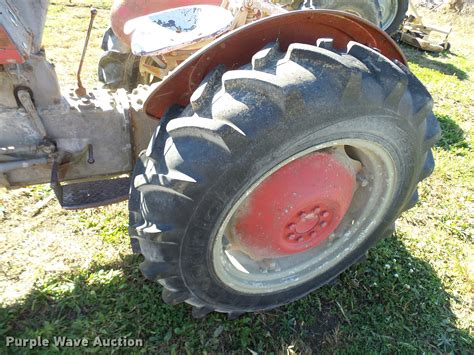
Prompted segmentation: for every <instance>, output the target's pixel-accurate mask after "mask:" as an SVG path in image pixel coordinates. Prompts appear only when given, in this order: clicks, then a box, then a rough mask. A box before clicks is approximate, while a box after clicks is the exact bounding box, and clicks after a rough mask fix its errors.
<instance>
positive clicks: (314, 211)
mask: <svg viewBox="0 0 474 355" xmlns="http://www.w3.org/2000/svg"><path fill="white" fill-rule="evenodd" d="M320 211H321V208H319V207H315V208H314V210H313V213H315V214H318V213H319V212H320Z"/></svg>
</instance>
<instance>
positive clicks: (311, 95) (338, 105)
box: [0, 1, 439, 317]
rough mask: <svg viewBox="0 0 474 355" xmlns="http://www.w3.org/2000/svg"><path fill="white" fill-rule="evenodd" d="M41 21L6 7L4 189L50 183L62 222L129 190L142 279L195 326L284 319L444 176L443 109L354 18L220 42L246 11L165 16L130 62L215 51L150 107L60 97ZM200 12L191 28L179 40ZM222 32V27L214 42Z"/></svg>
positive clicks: (163, 89)
mask: <svg viewBox="0 0 474 355" xmlns="http://www.w3.org/2000/svg"><path fill="white" fill-rule="evenodd" d="M34 4H35V6H37V8H36V9H35V15H36V16H35V17H28V16H26V17H25V18H23V17H20V14H23V15H24V16H25V15H27V14H28V11H27V10H31V9H32V7H31V6H32V3H30V2H21V3H19V4H12V3H11V2H9V1H6V2H3V3H2V6H3V8H2V11H1V13H2V18H1V25H2V36H3V37H2V39H3V42H2V43H5V44H4V48H3V49H4V51H1V52H0V53H2V56H1V57H0V60H1V62H0V63H1V64H2V69H3V71H1V72H0V75H1V76H2V79H3V80H2V93H4V94H2V102H1V104H2V108H1V111H0V120H1V122H2V124H1V126H0V127H1V129H0V142H1V144H0V146H1V147H2V148H1V152H2V154H1V163H0V171H1V173H2V182H3V185H8V186H11V187H15V186H24V185H26V184H32V183H42V182H46V181H49V180H50V181H51V184H52V186H53V188H54V189H55V192H56V193H57V196H58V199H59V201H60V202H61V204H63V205H64V207H66V208H85V207H90V206H97V205H101V204H106V203H111V202H114V201H118V200H120V199H123V198H126V197H127V196H128V190H129V184H130V182H131V184H132V185H131V189H130V234H131V236H132V238H133V241H134V242H133V244H134V248H135V250H136V251H137V252H138V251H139V252H141V253H142V254H143V256H144V257H145V261H144V262H143V263H142V264H141V269H142V271H143V273H144V274H145V276H146V277H148V278H150V279H152V280H157V281H159V282H160V283H161V284H162V285H163V286H164V292H163V298H164V300H165V301H166V302H169V303H172V304H174V303H178V302H183V301H185V302H187V303H189V304H191V305H193V306H194V311H193V313H194V315H195V316H198V317H199V316H203V315H205V314H207V313H208V312H210V311H214V310H215V311H220V312H225V313H228V314H229V315H230V316H231V317H235V316H238V315H239V314H241V313H243V312H249V311H254V310H261V309H268V308H273V307H276V306H278V305H281V304H284V303H288V302H291V301H293V300H295V299H298V298H300V297H303V296H304V295H305V294H307V293H309V292H311V291H312V290H314V289H315V288H317V287H319V286H321V285H323V284H325V283H327V282H330V281H331V280H333V279H334V278H335V277H336V276H337V275H338V274H340V273H341V272H342V271H344V270H345V269H346V268H347V267H349V266H350V265H352V264H353V263H354V262H357V261H358V260H360V259H362V258H363V257H364V255H365V253H366V251H367V250H368V249H369V248H370V246H372V245H373V244H374V243H375V242H376V241H377V240H379V239H380V238H381V237H383V236H385V235H387V234H388V233H390V232H391V230H392V228H393V222H394V220H395V219H396V218H397V217H398V215H399V214H400V213H401V212H402V211H403V210H405V209H407V208H409V207H411V206H412V205H413V204H414V203H415V202H416V199H417V193H416V185H417V183H418V181H420V180H421V179H423V178H425V177H426V176H428V175H429V174H430V173H431V171H432V169H433V166H434V165H433V159H432V155H431V150H430V148H431V146H432V145H433V144H434V142H435V141H436V140H437V138H438V136H439V126H438V123H437V121H436V119H435V118H434V116H433V114H432V112H431V108H432V100H431V98H430V96H429V94H428V92H427V91H426V89H425V88H424V87H423V86H422V85H421V83H420V82H419V81H418V80H417V79H416V78H415V77H414V76H413V75H412V74H411V73H410V72H409V70H408V69H407V67H406V66H405V64H406V63H405V59H404V56H403V54H402V53H401V51H400V50H399V49H398V47H397V46H396V45H395V44H394V42H393V41H391V40H390V38H389V37H388V36H387V35H386V34H384V33H383V32H382V31H380V30H379V29H378V28H376V27H375V26H373V25H371V24H369V23H368V22H366V21H364V20H362V19H360V18H359V17H356V16H352V15H348V14H343V13H340V12H333V11H314V10H307V11H301V12H288V13H281V14H279V15H274V16H270V17H265V18H262V19H260V20H259V21H254V22H252V23H250V24H248V25H247V26H244V27H241V28H238V29H235V30H233V31H230V32H229V33H227V34H226V35H224V36H222V37H219V38H218V39H214V37H215V35H216V33H218V34H220V33H222V32H224V31H223V29H227V27H226V26H232V24H234V22H235V19H239V14H240V13H241V12H243V13H244V14H245V18H248V15H249V11H248V9H247V10H244V11H241V9H242V8H241V7H240V8H238V11H237V12H232V11H229V10H227V9H225V8H223V7H212V6H196V7H192V8H185V9H177V10H170V11H171V12H166V13H158V14H153V15H150V16H148V17H146V18H139V19H137V20H136V22H134V24H135V25H136V27H133V31H132V32H133V34H132V38H131V43H130V45H131V48H142V49H143V50H146V51H147V53H150V54H152V53H153V54H157V55H160V56H164V57H165V58H167V59H168V60H166V63H168V62H169V57H173V56H176V57H179V55H183V56H184V57H186V56H185V53H179V52H181V51H185V50H186V48H187V47H186V46H188V45H189V39H188V38H187V37H185V36H179V34H181V33H183V32H185V34H186V32H188V33H190V34H191V36H190V37H192V38H195V39H196V38H198V39H199V41H198V45H199V46H202V45H203V43H201V42H202V40H209V39H210V38H212V40H211V41H210V43H209V44H208V45H207V46H206V47H204V48H202V49H201V50H199V51H197V52H196V53H195V54H193V55H192V56H190V57H189V58H188V57H186V60H185V61H184V62H183V63H181V64H178V61H179V60H176V65H177V66H176V68H174V69H175V70H174V71H173V72H171V73H170V74H169V75H167V76H166V77H165V76H163V80H162V81H161V83H160V84H159V85H158V86H156V87H154V88H153V90H150V88H149V87H148V86H141V87H137V88H136V89H135V90H133V91H132V92H131V93H130V94H129V95H128V96H127V94H126V92H125V91H124V90H117V91H116V92H115V93H110V92H109V91H107V90H93V91H87V90H85V89H84V88H83V87H82V86H81V85H79V88H78V90H76V91H74V90H72V91H69V92H68V93H67V94H66V95H64V96H61V94H60V91H59V87H58V85H57V81H56V77H55V74H54V68H53V67H52V66H51V65H50V64H49V63H48V62H47V61H46V60H45V56H44V51H42V50H41V49H40V46H39V44H40V43H41V32H34V28H36V27H34V26H38V24H37V22H36V21H38V20H39V21H40V23H44V16H45V14H46V4H47V3H46V2H44V1H43V2H35V3H34ZM254 4H255V5H261V7H260V10H259V11H260V13H265V11H268V13H269V14H270V13H272V11H275V12H282V11H281V9H280V8H276V7H274V6H273V5H271V4H269V3H264V2H261V3H259V2H256V1H255V2H254ZM188 12H191V13H194V14H198V15H197V17H195V19H196V21H195V22H191V26H190V27H189V28H185V27H179V26H176V25H179V24H180V21H179V20H180V19H181V18H182V17H180V15H183V17H184V19H185V21H184V22H183V23H189V22H186V19H188V18H187V17H186V16H185V15H186V13H188ZM252 13H253V12H252ZM38 14H41V16H39V17H38ZM170 14H172V15H173V16H172V17H171V19H172V20H173V26H172V28H173V31H174V34H173V35H171V34H170V35H169V36H161V37H159V38H161V39H162V40H168V39H169V40H170V42H175V43H173V44H169V45H167V46H164V45H163V43H154V42H150V40H149V39H150V38H157V34H159V33H163V31H164V30H165V29H167V28H166V27H167V26H166V24H168V23H170V22H166V21H163V19H165V18H166V16H170ZM210 15H222V16H221V17H220V18H222V19H224V20H227V21H223V22H222V23H221V24H220V27H219V28H214V27H213V28H207V27H205V29H207V30H209V31H210V32H207V35H205V34H206V33H204V30H202V32H201V31H200V30H201V27H200V24H203V23H206V21H205V20H206V19H207V18H209V16H210ZM175 16H177V17H175ZM242 16H243V15H242ZM150 18H151V19H152V20H153V21H147V20H148V19H150ZM194 33H196V36H197V37H193V36H194ZM32 34H34V35H32ZM147 36H148V37H147ZM147 38H148V39H147ZM172 39H174V41H171V40H172ZM134 41H136V42H134ZM2 45H3V44H2ZM134 45H136V46H134ZM188 49H189V48H188ZM148 50H149V51H148ZM188 55H189V53H188ZM404 63H405V64H404ZM150 91H151V93H150ZM145 98H146V102H145V104H144V106H142V104H143V100H144V99H145ZM155 127H157V128H156V129H155ZM148 140H150V143H149V145H148V148H147V149H146V150H145V149H144V148H145V143H144V142H147V141H148ZM133 166H134V171H133V173H132V167H133ZM124 174H131V179H129V178H128V177H123V176H122V175H124ZM114 177H116V178H114ZM64 182H68V184H66V185H63V183H64Z"/></svg>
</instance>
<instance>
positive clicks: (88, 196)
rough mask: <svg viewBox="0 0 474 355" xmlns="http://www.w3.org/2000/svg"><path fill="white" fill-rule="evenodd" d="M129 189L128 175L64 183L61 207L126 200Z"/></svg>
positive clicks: (108, 203) (81, 207)
mask: <svg viewBox="0 0 474 355" xmlns="http://www.w3.org/2000/svg"><path fill="white" fill-rule="evenodd" d="M129 190H130V178H129V177H125V178H118V179H110V180H100V181H94V182H82V183H77V184H69V185H64V186H62V207H63V208H64V209H66V210H77V209H83V208H92V207H99V206H104V205H110V204H112V203H116V202H120V201H125V200H127V199H128V193H129Z"/></svg>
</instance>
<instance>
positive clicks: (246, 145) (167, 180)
mask: <svg viewBox="0 0 474 355" xmlns="http://www.w3.org/2000/svg"><path fill="white" fill-rule="evenodd" d="M318 46H319V47H317V46H310V45H305V44H297V43H295V44H292V45H291V46H290V47H289V49H288V51H287V52H286V53H284V52H281V51H280V50H279V47H278V45H277V44H272V45H269V46H268V47H266V48H264V49H262V50H261V51H260V52H258V53H256V54H255V55H254V57H253V60H252V63H251V64H248V65H246V66H244V67H243V68H241V70H234V71H226V70H225V68H222V67H218V68H216V69H215V70H214V71H213V72H211V73H210V74H209V75H208V76H207V77H206V78H205V80H204V81H203V83H202V84H201V86H200V87H199V88H198V89H197V90H196V92H195V93H194V94H193V96H192V98H191V104H190V105H189V106H188V107H186V108H185V109H180V108H177V107H173V108H172V109H171V110H170V111H169V112H168V113H167V115H165V117H164V118H163V120H162V122H161V125H160V127H159V129H158V130H157V132H156V133H155V135H154V137H153V138H152V140H151V142H150V145H149V147H148V149H147V151H146V152H145V153H144V154H143V155H142V157H141V163H140V164H137V167H136V169H135V173H134V177H133V186H132V198H131V202H130V210H131V212H130V213H131V214H130V221H131V226H130V234H131V237H132V238H133V239H136V240H138V241H139V245H140V249H141V252H142V254H143V256H144V258H145V261H144V262H143V263H142V264H141V265H140V269H141V271H142V272H143V274H144V275H145V276H146V277H147V278H148V279H150V280H154V281H158V282H159V283H160V284H161V285H163V287H164V289H163V300H164V301H165V302H167V303H169V304H177V303H180V302H187V303H189V304H191V305H192V306H193V315H194V316H196V317H202V316H205V315H206V314H207V313H209V312H211V311H218V312H225V313H228V314H229V316H230V317H235V316H238V315H240V314H242V313H244V312H251V311H257V310H264V309H270V308H274V307H277V306H279V305H283V304H286V303H289V302H293V301H295V300H297V299H299V298H301V297H303V296H304V295H306V294H308V293H310V292H311V291H313V290H315V289H316V288H318V287H320V286H322V285H324V284H326V283H328V282H330V281H331V280H333V279H334V278H335V277H337V275H339V274H340V273H341V272H343V271H344V270H345V269H347V268H348V267H349V266H351V265H352V264H354V263H355V262H357V261H358V260H360V259H363V257H364V255H365V254H366V252H367V250H368V249H369V248H370V247H371V246H373V245H374V244H375V243H376V242H377V241H378V240H379V239H381V238H382V237H383V236H385V235H387V234H388V233H391V230H392V228H393V222H394V221H395V219H396V218H397V217H398V216H399V215H400V214H401V213H402V212H403V211H404V210H406V209H408V208H410V207H412V206H413V205H414V204H415V203H416V201H417V196H418V195H417V192H416V187H417V184H418V182H419V181H421V180H422V179H424V178H426V177H427V176H429V175H430V174H431V172H432V170H433V168H434V161H433V156H432V154H431V149H430V148H431V146H432V145H433V144H434V143H435V142H436V141H437V139H438V138H439V135H440V129H439V124H438V122H437V120H436V119H435V117H434V115H433V113H432V99H431V97H430V95H429V93H428V92H427V91H426V89H425V88H424V86H423V85H422V84H421V83H420V82H419V81H418V80H417V79H416V78H415V77H414V76H413V75H412V74H411V73H410V72H409V70H408V69H407V68H406V67H405V66H403V65H402V64H400V63H393V62H391V61H389V60H388V59H387V58H385V57H384V56H383V55H381V54H380V53H379V52H378V51H376V50H373V49H370V48H368V47H365V46H363V45H361V44H359V43H355V42H351V43H349V45H348V47H347V51H345V52H342V53H341V52H338V51H335V50H333V49H332V41H331V40H328V39H323V40H319V41H318ZM338 140H339V141H340V140H353V141H357V142H359V141H360V142H365V143H364V144H367V145H369V146H373V147H378V148H377V149H378V150H379V151H380V156H384V157H389V159H388V160H387V159H386V161H390V163H387V169H384V166H382V165H380V167H379V168H377V164H378V163H377V164H373V165H374V170H373V172H376V173H378V172H379V173H380V176H388V175H390V176H391V177H393V179H392V180H391V181H393V184H391V186H389V190H390V193H389V195H384V196H385V199H386V201H385V202H383V201H379V202H380V206H382V205H383V206H384V207H383V208H380V209H379V211H378V212H377V206H375V207H373V215H374V217H373V219H372V220H370V218H366V219H365V220H366V221H365V222H361V223H360V224H361V226H360V228H359V226H358V227H357V228H359V229H357V228H356V232H357V231H361V232H360V233H359V234H357V233H358V232H357V233H356V236H358V235H360V238H359V237H357V238H359V239H357V240H358V241H359V240H360V242H357V243H356V244H354V245H351V248H346V249H348V251H345V252H344V254H340V255H342V257H341V258H339V259H337V258H336V259H337V260H336V261H334V263H333V264H331V265H332V266H331V267H330V268H327V269H324V268H323V271H321V272H316V273H312V274H311V273H310V274H307V275H309V276H308V277H306V276H307V275H306V274H305V275H303V276H305V277H306V278H305V277H302V278H301V280H303V281H298V280H297V281H294V282H293V281H292V282H289V283H287V284H283V285H277V286H275V287H274V289H272V287H268V288H265V287H263V288H258V286H256V287H254V288H251V289H250V291H248V292H247V291H245V289H244V288H242V287H240V286H239V285H237V284H238V282H237V283H235V284H233V283H231V282H227V281H228V278H227V279H226V277H224V276H222V275H225V273H222V270H221V269H222V268H221V266H220V261H219V258H216V257H215V256H216V255H217V254H216V250H219V249H218V248H216V245H217V243H218V242H217V241H218V240H220V239H219V238H220V237H219V233H220V232H219V230H220V227H221V226H222V225H224V224H225V218H226V216H228V215H229V214H230V213H231V210H232V208H233V206H234V205H236V204H237V203H238V201H240V199H241V198H242V196H244V195H245V192H246V191H247V190H249V188H250V187H251V186H253V184H256V182H257V181H258V179H260V178H262V176H264V174H266V173H267V172H269V171H270V170H271V169H272V168H274V167H275V166H277V165H278V164H283V163H284V162H286V161H288V159H292V157H294V156H296V155H297V154H299V153H301V152H303V151H306V150H308V149H313V148H314V149H316V148H315V147H319V146H321V145H324V144H327V143H328V142H335V141H338ZM377 149H375V151H377ZM285 164H286V163H285ZM380 164H382V163H380ZM368 165H370V162H369V163H368ZM388 165H390V166H388ZM389 168H390V169H391V170H390V169H389ZM388 170H390V171H393V173H390V174H389V173H387V172H386V171H388ZM383 174H385V175H383ZM387 174H388V175H387ZM373 175H374V176H372V177H370V178H369V180H370V182H371V183H374V184H375V182H376V181H377V177H376V176H375V175H377V174H373ZM380 180H384V179H379V181H380ZM374 186H375V185H374ZM380 186H381V185H380ZM387 193H388V192H387ZM370 208H372V207H370ZM356 209H357V210H361V211H363V212H360V213H369V215H370V213H372V212H371V211H372V210H369V209H365V210H364V208H362V207H360V208H356ZM377 213H378V214H377ZM375 215H377V217H375ZM349 222H350V221H349ZM355 222H356V223H355V224H356V225H358V224H357V223H358V222H357V221H355ZM341 223H342V222H341ZM352 224H354V223H352ZM366 225H370V227H367V226H366ZM362 226H364V228H365V229H362ZM338 228H339V227H338ZM337 231H338V230H336V233H335V234H336V239H337V240H338V242H340V243H342V244H341V245H344V243H345V239H344V236H343V235H339V234H338V232H337ZM362 231H363V233H362ZM349 249H350V250H349ZM333 259H334V258H333ZM219 270H221V271H219ZM304 270H305V269H304ZM263 284H264V285H266V284H265V283H263Z"/></svg>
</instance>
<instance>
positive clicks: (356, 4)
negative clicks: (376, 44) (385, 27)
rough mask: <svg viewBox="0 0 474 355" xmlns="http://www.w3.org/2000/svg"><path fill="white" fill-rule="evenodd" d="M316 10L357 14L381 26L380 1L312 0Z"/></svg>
mask: <svg viewBox="0 0 474 355" xmlns="http://www.w3.org/2000/svg"><path fill="white" fill-rule="evenodd" d="M312 5H313V7H314V8H316V9H330V10H339V11H346V12H350V13H355V14H357V15H359V16H360V17H362V18H363V19H365V20H367V21H370V22H372V23H373V24H375V25H376V26H379V27H380V25H381V22H380V21H381V12H380V6H379V3H378V1H367V0H312Z"/></svg>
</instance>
